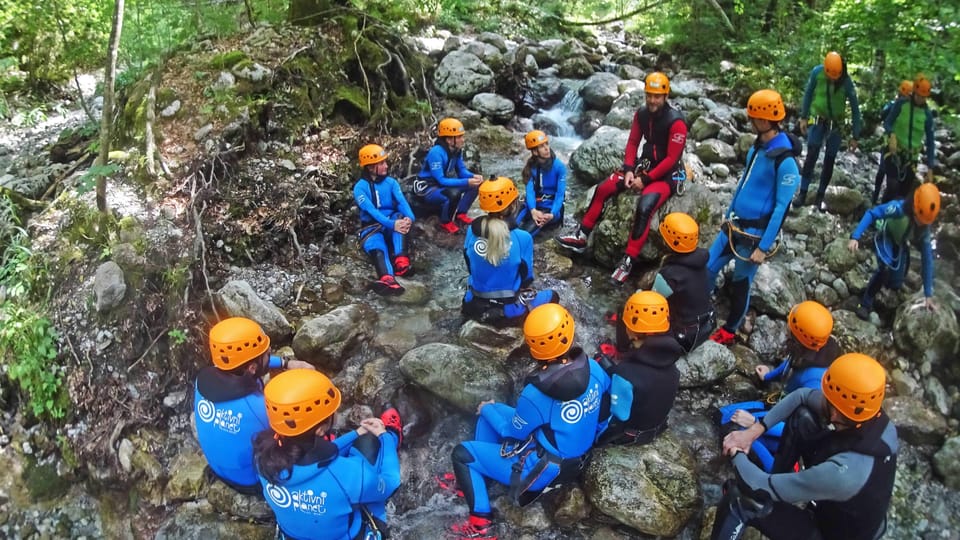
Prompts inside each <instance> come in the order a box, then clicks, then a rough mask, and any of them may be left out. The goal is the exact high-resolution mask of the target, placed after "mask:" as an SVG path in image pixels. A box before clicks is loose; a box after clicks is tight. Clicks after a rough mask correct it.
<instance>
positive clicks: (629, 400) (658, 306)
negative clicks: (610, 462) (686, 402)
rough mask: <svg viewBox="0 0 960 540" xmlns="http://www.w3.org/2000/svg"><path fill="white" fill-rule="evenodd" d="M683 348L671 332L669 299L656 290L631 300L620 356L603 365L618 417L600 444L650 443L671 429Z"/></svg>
mask: <svg viewBox="0 0 960 540" xmlns="http://www.w3.org/2000/svg"><path fill="white" fill-rule="evenodd" d="M681 355H683V349H682V348H681V347H680V344H679V343H677V340H676V339H675V338H674V337H673V334H672V333H671V332H670V307H669V305H668V304H667V299H666V298H664V297H663V296H662V295H661V294H660V293H657V292H653V291H640V292H636V293H634V294H633V295H631V296H630V298H628V299H627V302H626V304H624V306H623V314H622V316H621V317H619V320H618V321H617V343H616V354H615V355H612V356H613V358H606V359H604V360H609V361H610V363H609V364H606V362H604V363H605V364H606V365H604V368H605V369H607V372H608V373H609V374H610V377H611V379H612V382H611V404H612V405H611V407H612V411H611V412H612V413H613V415H614V417H613V418H612V419H611V420H610V426H609V427H608V428H607V430H606V431H604V433H603V435H602V436H601V437H600V440H599V441H598V442H597V444H638V445H642V444H647V443H649V442H652V441H653V440H654V439H655V438H656V437H657V435H659V434H661V433H663V432H664V431H665V430H666V429H667V415H668V414H670V409H672V408H673V402H674V400H675V399H676V397H677V391H678V390H679V389H680V371H679V370H677V366H676V363H677V360H678V359H679V358H680V356H681Z"/></svg>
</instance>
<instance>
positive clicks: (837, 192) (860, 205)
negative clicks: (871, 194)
mask: <svg viewBox="0 0 960 540" xmlns="http://www.w3.org/2000/svg"><path fill="white" fill-rule="evenodd" d="M823 202H824V204H825V205H826V206H827V210H829V211H830V212H831V213H834V214H837V215H840V216H855V217H860V216H859V215H857V214H861V213H862V212H863V210H864V209H866V207H867V198H866V197H865V196H864V194H863V192H862V191H861V190H859V189H854V188H850V187H846V186H830V187H828V188H827V192H826V194H824V197H823Z"/></svg>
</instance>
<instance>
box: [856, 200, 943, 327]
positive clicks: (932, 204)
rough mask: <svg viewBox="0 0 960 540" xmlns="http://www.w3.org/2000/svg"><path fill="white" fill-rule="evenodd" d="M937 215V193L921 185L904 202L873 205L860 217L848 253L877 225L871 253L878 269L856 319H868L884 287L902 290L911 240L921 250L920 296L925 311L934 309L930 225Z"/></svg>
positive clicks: (907, 267)
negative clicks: (874, 256) (925, 308)
mask: <svg viewBox="0 0 960 540" xmlns="http://www.w3.org/2000/svg"><path fill="white" fill-rule="evenodd" d="M938 213H940V191H939V190H938V189H937V186H935V185H933V184H931V183H926V184H922V185H921V186H920V187H918V188H917V189H916V190H914V191H913V193H910V194H909V195H908V196H907V197H906V198H905V199H897V200H893V201H890V202H887V203H883V204H881V205H879V206H875V207H873V208H871V209H870V210H867V212H866V213H865V214H864V215H863V218H861V219H860V223H859V225H857V228H856V230H854V231H853V234H851V235H850V242H849V246H848V247H849V248H850V251H856V250H857V248H858V247H859V245H860V237H862V236H863V233H865V232H866V231H867V229H869V228H870V226H871V225H876V229H877V231H876V234H875V235H874V237H873V244H874V251H875V252H876V255H877V270H876V272H874V273H873V276H872V277H871V278H870V281H869V282H868V283H867V288H866V289H864V291H863V297H862V298H861V300H860V305H859V306H857V311H856V313H857V317H860V318H861V319H863V320H865V321H866V320H869V319H870V312H871V311H873V302H874V299H875V298H876V296H877V293H879V292H880V289H881V288H883V287H884V286H886V287H890V288H891V289H894V290H899V289H900V288H901V287H903V280H904V279H905V278H906V275H907V270H908V269H909V268H910V246H909V243H910V237H911V236H912V237H913V240H912V243H913V245H914V246H915V247H917V248H918V249H919V250H920V261H921V275H922V276H923V296H924V297H925V298H926V300H925V305H926V307H927V309H930V310H934V309H936V304H935V303H934V301H933V246H932V240H931V233H930V225H931V224H932V223H933V221H934V220H935V219H936V218H937V214H938Z"/></svg>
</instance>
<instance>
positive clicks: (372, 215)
mask: <svg viewBox="0 0 960 540" xmlns="http://www.w3.org/2000/svg"><path fill="white" fill-rule="evenodd" d="M359 160H360V167H361V169H362V172H361V173H360V180H358V181H357V183H356V184H355V185H354V186H353V198H354V200H355V201H356V202H357V207H358V208H359V209H360V231H359V232H358V233H357V237H358V239H359V243H360V247H361V248H363V251H364V252H366V254H367V255H368V256H369V257H370V260H371V261H372V262H373V267H374V269H376V271H377V276H378V279H377V280H376V281H374V282H373V284H372V285H371V287H372V288H373V290H374V291H375V292H376V293H377V294H381V295H399V294H403V290H404V289H403V286H401V285H400V284H399V283H397V280H396V279H395V278H394V275H397V276H405V275H409V274H411V273H412V272H413V267H411V266H410V256H409V255H408V254H407V234H409V233H410V228H411V227H412V226H413V221H414V219H415V218H414V216H413V210H411V209H410V205H409V204H408V203H407V199H406V197H404V196H403V192H402V191H401V190H400V183H399V182H397V179H396V178H394V177H392V176H388V175H387V169H388V167H387V152H386V151H385V150H384V149H383V147H381V146H379V145H376V144H368V145H366V146H364V147H363V148H361V149H360V154H359ZM391 261H392V262H391Z"/></svg>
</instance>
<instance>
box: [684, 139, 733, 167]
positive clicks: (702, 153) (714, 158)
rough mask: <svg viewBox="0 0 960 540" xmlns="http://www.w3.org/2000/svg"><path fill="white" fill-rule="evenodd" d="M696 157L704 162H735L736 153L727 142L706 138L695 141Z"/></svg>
mask: <svg viewBox="0 0 960 540" xmlns="http://www.w3.org/2000/svg"><path fill="white" fill-rule="evenodd" d="M694 152H696V154H697V157H699V158H700V159H701V160H703V162H704V163H707V164H710V163H735V162H736V161H737V154H736V152H735V151H734V149H733V146H731V145H730V144H729V143H725V142H723V141H721V140H720V139H707V140H705V141H701V142H699V143H697V146H696V149H695V150H694Z"/></svg>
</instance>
